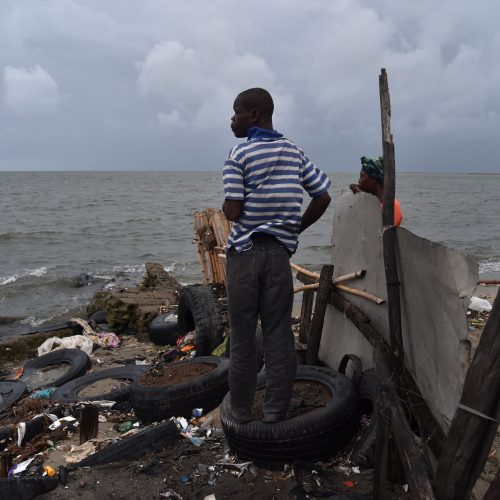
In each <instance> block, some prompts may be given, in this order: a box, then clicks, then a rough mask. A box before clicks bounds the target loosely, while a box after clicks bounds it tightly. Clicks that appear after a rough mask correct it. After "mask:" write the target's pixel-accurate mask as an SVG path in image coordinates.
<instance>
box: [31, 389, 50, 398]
mask: <svg viewBox="0 0 500 500" xmlns="http://www.w3.org/2000/svg"><path fill="white" fill-rule="evenodd" d="M55 390H56V388H55V387H48V388H47V389H39V390H38V391H35V392H33V393H31V394H30V398H31V399H49V398H50V396H52V394H54V392H55Z"/></svg>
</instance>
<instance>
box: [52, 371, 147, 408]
mask: <svg viewBox="0 0 500 500" xmlns="http://www.w3.org/2000/svg"><path fill="white" fill-rule="evenodd" d="M149 368H150V367H149V366H148V365H125V366H118V367H116V368H109V369H107V370H102V371H99V372H95V373H90V374H89V375H84V376H83V377H78V378H76V379H74V380H71V381H70V382H68V383H66V384H64V385H63V386H61V387H59V388H58V389H56V391H55V392H54V394H52V399H53V400H55V401H59V402H60V403H74V402H77V401H88V400H89V397H81V396H79V395H78V394H79V392H80V391H82V389H84V388H85V387H88V386H89V385H92V384H93V383H95V382H98V381H99V380H105V379H107V378H109V379H118V380H133V381H135V380H137V379H138V378H139V377H141V376H142V375H144V373H146V372H147V371H148V370H149ZM129 394H130V385H128V386H127V387H123V388H120V389H116V390H113V391H110V392H107V393H103V394H98V395H96V396H92V401H103V400H104V401H126V400H127V399H129Z"/></svg>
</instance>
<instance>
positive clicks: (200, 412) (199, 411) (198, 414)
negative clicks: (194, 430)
mask: <svg viewBox="0 0 500 500" xmlns="http://www.w3.org/2000/svg"><path fill="white" fill-rule="evenodd" d="M191 414H192V415H193V417H196V418H198V417H201V416H202V415H203V408H193V411H192V412H191Z"/></svg>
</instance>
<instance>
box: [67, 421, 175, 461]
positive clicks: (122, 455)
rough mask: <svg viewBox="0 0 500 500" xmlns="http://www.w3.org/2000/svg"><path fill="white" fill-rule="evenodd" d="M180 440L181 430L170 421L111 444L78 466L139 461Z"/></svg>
mask: <svg viewBox="0 0 500 500" xmlns="http://www.w3.org/2000/svg"><path fill="white" fill-rule="evenodd" d="M178 438H179V430H178V429H177V426H176V425H175V423H174V422H171V421H170V420H169V421H167V422H162V423H161V424H158V425H152V426H151V427H148V428H146V429H144V430H141V431H139V432H138V433H137V434H134V435H132V436H127V437H125V438H123V439H121V440H120V441H118V442H116V443H111V444H109V445H107V446H106V447H104V448H103V449H102V450H99V451H97V452H96V453H93V454H92V455H90V456H88V457H86V458H84V459H83V460H82V461H80V462H78V464H76V466H77V467H87V466H95V465H101V464H109V463H112V462H119V461H122V460H137V459H138V458H140V457H141V456H143V455H145V454H147V453H153V452H155V451H158V450H162V449H164V448H165V447H167V446H170V445H172V444H173V443H175V441H176V440H177V439H178Z"/></svg>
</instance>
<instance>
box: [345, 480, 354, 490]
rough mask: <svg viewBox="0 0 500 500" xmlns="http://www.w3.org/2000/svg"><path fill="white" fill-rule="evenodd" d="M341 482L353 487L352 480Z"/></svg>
mask: <svg viewBox="0 0 500 500" xmlns="http://www.w3.org/2000/svg"><path fill="white" fill-rule="evenodd" d="M342 484H343V485H344V486H347V487H348V488H352V487H354V481H343V482H342Z"/></svg>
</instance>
